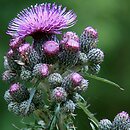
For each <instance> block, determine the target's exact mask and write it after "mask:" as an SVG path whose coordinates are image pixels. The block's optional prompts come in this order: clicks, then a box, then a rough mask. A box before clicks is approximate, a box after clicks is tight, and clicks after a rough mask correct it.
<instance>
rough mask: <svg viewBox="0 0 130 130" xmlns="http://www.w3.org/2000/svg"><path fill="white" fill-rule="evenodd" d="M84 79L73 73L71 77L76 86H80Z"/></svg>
mask: <svg viewBox="0 0 130 130" xmlns="http://www.w3.org/2000/svg"><path fill="white" fill-rule="evenodd" d="M82 79H83V77H82V76H81V75H80V74H78V73H72V75H71V81H72V83H73V84H74V85H76V86H77V85H79V84H80V83H81V81H82Z"/></svg>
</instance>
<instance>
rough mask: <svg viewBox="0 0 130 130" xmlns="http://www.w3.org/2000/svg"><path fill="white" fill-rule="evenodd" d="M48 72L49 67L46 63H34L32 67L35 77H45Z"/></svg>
mask: <svg viewBox="0 0 130 130" xmlns="http://www.w3.org/2000/svg"><path fill="white" fill-rule="evenodd" d="M48 74H49V67H48V65H47V64H41V63H40V64H36V65H35V66H34V68H33V75H34V76H36V77H47V76H48Z"/></svg>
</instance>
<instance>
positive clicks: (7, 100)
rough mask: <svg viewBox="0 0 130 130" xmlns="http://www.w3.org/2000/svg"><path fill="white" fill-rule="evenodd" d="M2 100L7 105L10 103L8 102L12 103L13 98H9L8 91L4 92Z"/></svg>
mask: <svg viewBox="0 0 130 130" xmlns="http://www.w3.org/2000/svg"><path fill="white" fill-rule="evenodd" d="M4 99H5V101H6V102H7V103H10V102H12V101H14V100H13V98H12V96H11V95H10V93H9V90H7V91H6V92H5V94H4Z"/></svg>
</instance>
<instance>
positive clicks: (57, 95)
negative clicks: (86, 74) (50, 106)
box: [51, 87, 67, 102]
mask: <svg viewBox="0 0 130 130" xmlns="http://www.w3.org/2000/svg"><path fill="white" fill-rule="evenodd" d="M51 98H52V100H54V101H56V102H64V101H66V98H67V93H66V91H65V89H64V88H62V87H56V88H55V89H54V90H53V91H52V94H51Z"/></svg>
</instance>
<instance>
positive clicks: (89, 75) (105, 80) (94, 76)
mask: <svg viewBox="0 0 130 130" xmlns="http://www.w3.org/2000/svg"><path fill="white" fill-rule="evenodd" d="M84 76H85V77H89V78H92V79H95V80H98V81H101V82H104V83H107V84H110V85H113V86H115V87H117V88H119V89H120V90H122V91H123V90H124V89H123V88H122V87H120V86H119V85H118V84H116V83H114V82H112V81H110V80H108V79H105V78H101V77H98V76H96V75H92V74H88V73H85V75H84Z"/></svg>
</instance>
